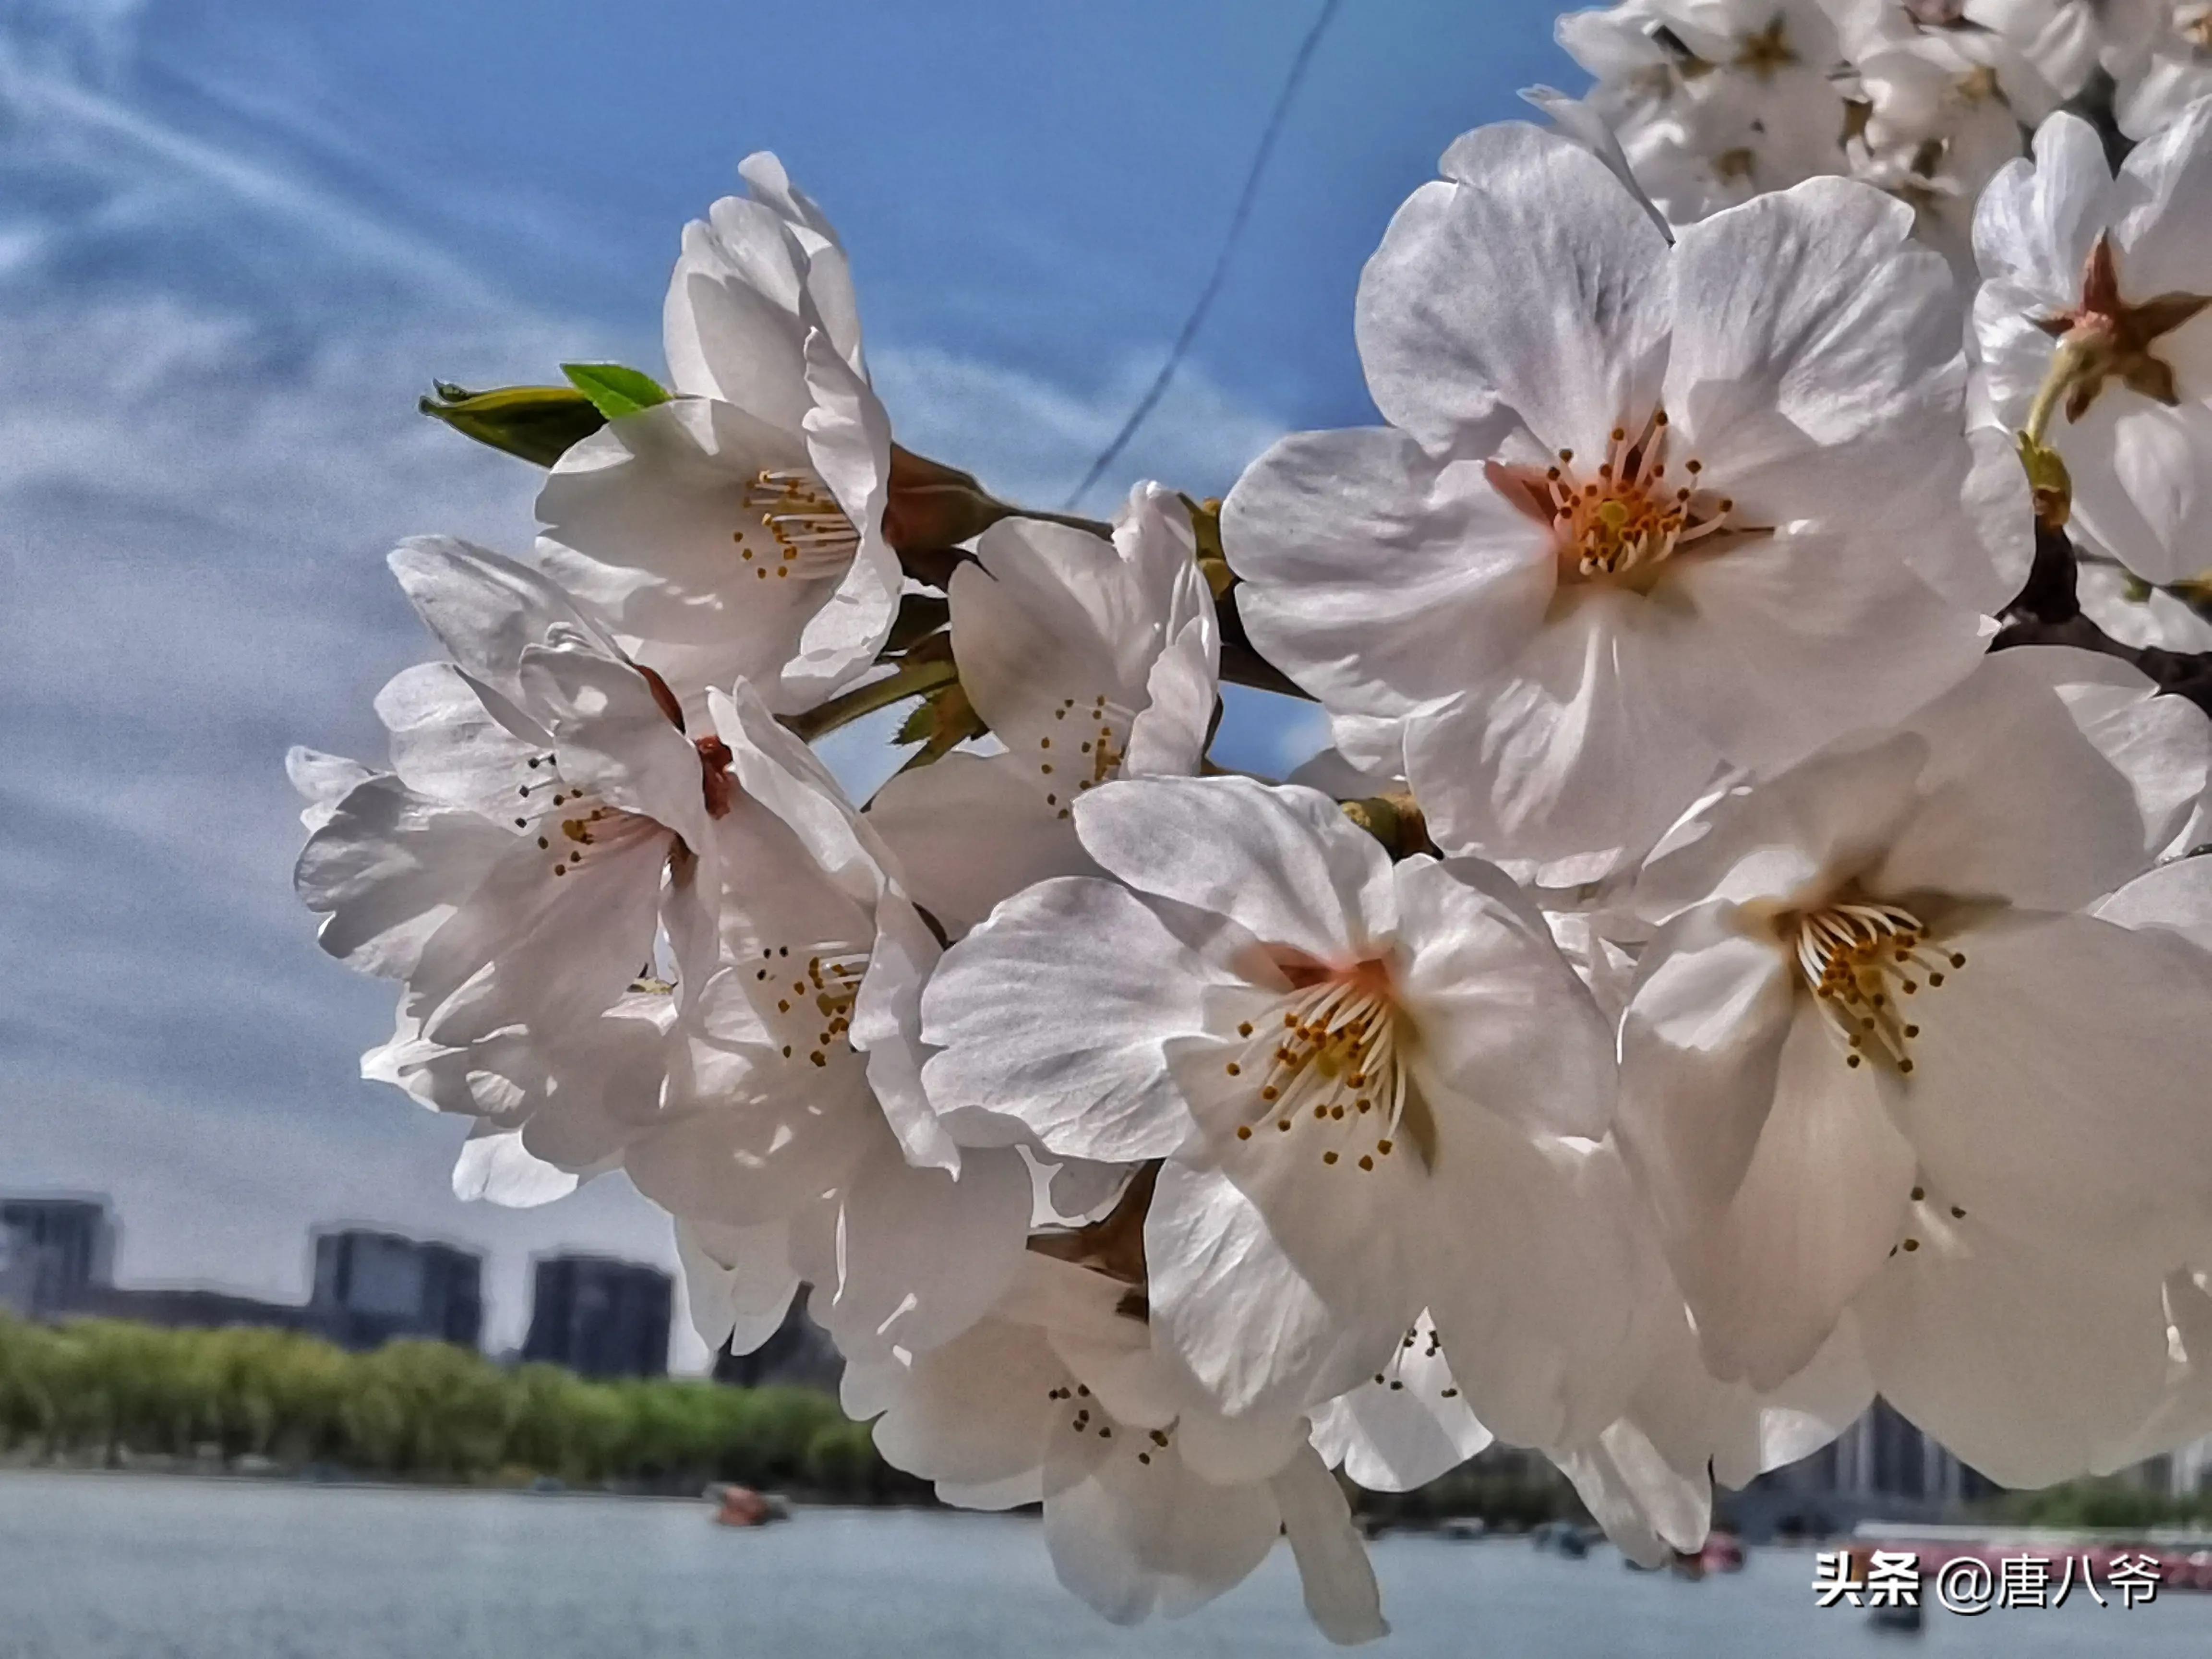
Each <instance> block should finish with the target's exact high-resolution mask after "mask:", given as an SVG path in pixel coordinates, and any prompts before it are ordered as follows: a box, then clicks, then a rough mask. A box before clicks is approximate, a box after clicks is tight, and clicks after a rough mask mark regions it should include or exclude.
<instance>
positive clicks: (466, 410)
mask: <svg viewBox="0 0 2212 1659" xmlns="http://www.w3.org/2000/svg"><path fill="white" fill-rule="evenodd" d="M435 385H436V386H437V396H436V397H435V398H422V399H420V400H419V401H418V402H417V403H416V408H418V409H420V410H422V412H423V413H424V414H425V415H428V416H434V417H435V418H436V419H438V420H441V421H443V422H445V423H446V424H447V426H449V427H451V428H453V430H454V431H456V432H459V433H460V434H461V435H463V436H465V437H470V438H473V439H475V440H476V441H477V442H478V443H480V444H489V445H490V446H491V447H493V448H494V449H499V450H504V451H505V452H506V453H508V454H510V455H516V456H520V458H521V459H524V460H526V461H534V462H536V463H537V464H538V465H539V466H550V465H553V463H554V462H556V461H557V460H559V459H561V457H562V455H563V454H565V453H568V448H569V447H570V446H571V445H573V444H576V443H580V442H581V441H583V440H584V439H586V438H588V437H590V436H591V435H592V434H593V433H594V432H597V431H598V430H599V428H601V427H602V426H604V425H605V424H606V416H604V415H602V414H600V413H599V410H597V409H596V408H594V407H593V406H592V400H591V399H590V398H586V397H585V396H584V395H583V394H582V393H581V392H573V391H571V390H570V389H569V388H568V387H567V386H499V387H496V388H495V389H494V390H492V391H489V392H471V391H470V390H469V389H468V388H467V387H466V386H455V385H453V383H452V382H451V381H448V380H440V381H437V382H435Z"/></svg>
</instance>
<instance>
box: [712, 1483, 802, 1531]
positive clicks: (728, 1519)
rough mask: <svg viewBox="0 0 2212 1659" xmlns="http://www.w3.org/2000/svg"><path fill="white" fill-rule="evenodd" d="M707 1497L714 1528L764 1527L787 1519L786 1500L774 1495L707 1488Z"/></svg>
mask: <svg viewBox="0 0 2212 1659" xmlns="http://www.w3.org/2000/svg"><path fill="white" fill-rule="evenodd" d="M707 1497H708V1498H709V1499H711V1500H713V1501H714V1504H715V1509H714V1524H715V1525H716V1526H718V1527H764V1526H767V1525H768V1524H769V1522H772V1521H788V1520H790V1519H791V1504H790V1502H789V1500H788V1499H787V1498H783V1497H781V1496H780V1495H779V1494H777V1493H775V1492H755V1491H754V1490H753V1489H752V1488H751V1487H750V1486H709V1487H708V1489H707Z"/></svg>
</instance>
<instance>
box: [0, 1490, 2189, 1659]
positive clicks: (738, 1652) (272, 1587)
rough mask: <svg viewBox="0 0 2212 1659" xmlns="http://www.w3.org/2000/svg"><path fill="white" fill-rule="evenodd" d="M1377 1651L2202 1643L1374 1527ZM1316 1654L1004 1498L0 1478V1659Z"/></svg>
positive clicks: (1800, 1570) (1768, 1562)
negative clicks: (1173, 1607)
mask: <svg viewBox="0 0 2212 1659" xmlns="http://www.w3.org/2000/svg"><path fill="white" fill-rule="evenodd" d="M1375 1561H1376V1570H1377V1571H1378V1573H1379V1574H1380V1576H1381V1577H1382V1580H1383V1597H1384V1606H1385V1609H1386V1611H1387V1612H1388V1613H1389V1616H1390V1618H1391V1620H1392V1622H1393V1623H1394V1625H1395V1626H1396V1630H1395V1634H1394V1635H1392V1636H1391V1637H1390V1638H1388V1639H1387V1640H1386V1641H1384V1642H1383V1643H1382V1644H1380V1645H1379V1646H1378V1647H1377V1648H1376V1649H1374V1650H1371V1651H1373V1652H1375V1653H1376V1659H1432V1656H1433V1659H1444V1656H1450V1659H1482V1656H1492V1655H1494V1656H1497V1659H1523V1656H1563V1659H1583V1656H1588V1659H1716V1656H1733V1655H1739V1654H1741V1655H1753V1656H1761V1659H1764V1656H1770V1655H1787V1656H1789V1659H1828V1656H1839V1655H1865V1656H1876V1659H1899V1656H1908V1655H1921V1654H1925V1655H1929V1656H1968V1655H1989V1656H1999V1655H2002V1656H2004V1659H2042V1656H2049V1659H2058V1656H2062V1655H2063V1656H2069V1659H2071V1656H2075V1655H2080V1654H2084V1653H2089V1652H2095V1653H2097V1654H2099V1655H2100V1656H2106V1655H2110V1656H2117V1659H2168V1656H2171V1659H2183V1656H2189V1659H2203V1656H2204V1655H2206V1654H2208V1653H2212V1595H2194V1596H2191V1595H2167V1596H2164V1597H2162V1598H2161V1599H2160V1601H2157V1602H2156V1603H2155V1604H2154V1605H2152V1606H2148V1607H2136V1608H2135V1609H2133V1610H2132V1611H2122V1610H2121V1609H2120V1607H2118V1603H2117V1601H2115V1603H2114V1605H2113V1606H2112V1607H2109V1608H2105V1609H2101V1610H2100V1609H2099V1608H2098V1607H2096V1605H2095V1604H2094V1603H2093V1602H2090V1601H2084V1600H2082V1599H2081V1595H2079V1593H2078V1592H2077V1593H2076V1595H2075V1597H2074V1598H2073V1600H2072V1601H2071V1602H2070V1603H2069V1606H2068V1607H2065V1608H2064V1609H2063V1610H2059V1611H2053V1612H2047V1613H2043V1612H2027V1611H2021V1612H1993V1613H1988V1614H1986V1615H1984V1616H1983V1617H1980V1618H1977V1619H1961V1618H1958V1617H1955V1616H1954V1615H1951V1614H1948V1613H1941V1612H1936V1613H1931V1614H1930V1616H1929V1626H1928V1629H1927V1630H1926V1632H1924V1633H1923V1634H1922V1635H1919V1636H1911V1635H1895V1634H1885V1633H1884V1632H1879V1631H1875V1630H1873V1629H1871V1628H1869V1626H1868V1625H1867V1623H1866V1615H1865V1614H1863V1613H1855V1612H1850V1611H1842V1610H1837V1611H1828V1612H1821V1611H1817V1610H1816V1609H1815V1608H1814V1605H1813V1597H1812V1594H1811V1591H1810V1589H1809V1588H1808V1587H1809V1584H1810V1582H1811V1577H1812V1561H1811V1558H1810V1556H1809V1555H1808V1554H1807V1553H1804V1552H1802V1551H1785V1550H1769V1551H1760V1552H1755V1553H1753V1556H1752V1559H1751V1564H1750V1565H1749V1567H1748V1568H1747V1570H1746V1571H1743V1572H1742V1573H1740V1574H1736V1575H1734V1576H1731V1577H1725V1578H1717V1579H1713V1580H1711V1581H1709V1582H1707V1583H1686V1582H1684V1581H1681V1580H1678V1579H1675V1578H1673V1577H1668V1576H1665V1575H1658V1574H1644V1573H1632V1572H1626V1571H1623V1570H1622V1569H1621V1566H1620V1562H1619V1559H1617V1558H1616V1557H1614V1556H1613V1555H1612V1554H1611V1553H1609V1552H1605V1551H1599V1552H1595V1553H1593V1554H1592V1555H1591V1556H1590V1558H1589V1559H1588V1560H1585V1561H1579V1562H1576V1561H1567V1560H1563V1559H1559V1558H1557V1557H1554V1556H1551V1555H1547V1554H1540V1553H1537V1552H1536V1551H1535V1550H1534V1549H1532V1548H1530V1547H1528V1545H1527V1544H1526V1543H1523V1542H1519V1541H1510V1540H1498V1541H1489V1542H1485V1543H1480V1544H1466V1543H1452V1542H1449V1541H1443V1540H1437V1539H1426V1538H1419V1537H1394V1538H1386V1539H1384V1540H1383V1541H1382V1542H1380V1543H1379V1544H1377V1545H1376V1548H1375ZM1333 1651H1335V1650H1333V1649H1331V1648H1330V1647H1329V1646H1328V1644H1326V1643H1325V1642H1323V1641H1322V1639H1321V1638H1320V1637H1319V1636H1318V1635H1316V1634H1315V1633H1314V1632H1312V1631H1311V1630H1310V1628H1309V1627H1308V1626H1307V1625H1306V1624H1305V1621H1304V1613H1303V1612H1302V1610H1301V1609H1300V1607H1299V1606H1298V1601H1297V1583H1296V1579H1295V1577H1294V1575H1293V1574H1292V1572H1291V1567H1290V1564H1289V1561H1288V1559H1287V1557H1286V1555H1285V1553H1284V1552H1283V1551H1282V1550H1280V1549H1278V1551H1277V1553H1276V1554H1275V1556H1274V1557H1273V1559H1271V1560H1270V1561H1269V1562H1268V1564H1267V1566H1266V1567H1264V1568H1263V1569H1261V1571H1260V1572H1258V1573H1257V1574H1255V1575H1254V1577H1252V1578H1251V1579H1250V1580H1249V1582H1248V1583H1245V1584H1244V1585H1243V1587H1242V1588H1240V1589H1237V1590H1235V1591H1232V1592H1231V1594H1230V1595H1227V1596H1225V1597H1224V1598H1222V1600H1220V1601H1217V1602H1215V1603H1213V1604H1212V1606H1211V1607H1205V1608H1202V1609H1200V1611H1199V1612H1198V1613H1194V1614H1192V1615H1191V1616H1190V1617H1188V1618H1187V1619H1182V1620H1174V1621H1169V1622H1155V1623H1152V1624H1149V1625H1145V1626H1139V1627H1138V1628H1136V1629H1135V1630H1117V1629H1115V1628H1114V1627H1113V1626H1109V1625H1106V1624H1104V1623H1103V1622H1102V1621H1100V1620H1097V1619H1096V1618H1095V1617H1093V1616H1092V1615H1091V1613H1090V1612H1089V1610H1088V1609H1087V1608H1085V1607H1083V1606H1081V1605H1080V1604H1079V1603H1078V1602H1077V1601H1074V1600H1073V1598H1072V1597H1070V1596H1067V1595H1065V1594H1064V1593H1063V1592H1062V1591H1061V1590H1060V1588H1059V1587H1058V1586H1057V1585H1056V1584H1055V1583H1054V1582H1053V1577H1052V1569H1051V1566H1050V1564H1049V1563H1048V1561H1047V1559H1046V1557H1045V1552H1044V1541H1043V1538H1042V1534H1041V1532H1040V1530H1039V1528H1037V1526H1036V1523H1035V1522H1031V1521H1028V1520H1024V1519H1022V1518H1019V1517H1014V1516H964V1515H939V1514H919V1513H917V1514H906V1513H897V1512H885V1511H872V1510H808V1511H802V1512H801V1514H800V1516H799V1518H798V1519H797V1520H796V1521H793V1522H791V1523H789V1524H788V1525H785V1526H779V1527H773V1528H767V1529H765V1530H763V1531H759V1532H732V1531H729V1530H726V1529H725V1528H719V1527H716V1526H714V1525H713V1524H712V1523H711V1522H709V1521H708V1516H707V1512H706V1510H705V1507H704V1506H703V1505H702V1504H672V1503H650V1502H644V1501H641V1500H635V1499H623V1498H585V1497H532V1496H526V1495H520V1494H504V1493H489V1492H485V1493H476V1492H395V1491H390V1490H380V1489H372V1488H365V1487H356V1488H346V1487H312V1486H280V1485H261V1484H252V1483H246V1482H222V1481H197V1480H181V1479H173V1478H172V1479H162V1478H140V1477H132V1476H102V1475H70V1474H26V1473H4V1474H0V1659H693V1656H698V1659H708V1656H711V1659H756V1656H757V1659H847V1656H854V1659H862V1656H866V1659H872V1656H877V1655H887V1656H896V1659H1106V1656H1115V1659H1151V1656H1164V1655H1176V1656H1188V1659H1260V1656H1263V1655H1264V1656H1269V1659H1273V1656H1277V1655H1297V1654H1322V1653H1329V1652H1333Z"/></svg>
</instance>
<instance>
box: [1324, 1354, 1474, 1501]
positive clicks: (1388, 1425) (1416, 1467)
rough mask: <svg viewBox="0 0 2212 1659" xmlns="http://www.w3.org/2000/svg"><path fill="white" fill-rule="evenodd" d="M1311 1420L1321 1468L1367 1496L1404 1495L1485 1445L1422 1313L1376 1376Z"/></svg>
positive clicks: (1456, 1464) (1451, 1467)
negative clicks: (1335, 1471)
mask: <svg viewBox="0 0 2212 1659" xmlns="http://www.w3.org/2000/svg"><path fill="white" fill-rule="evenodd" d="M1378 1375H1379V1376H1381V1377H1382V1379H1383V1380H1382V1381H1380V1382H1377V1381H1376V1380H1375V1378H1373V1377H1370V1378H1369V1379H1368V1380H1366V1381H1365V1382H1364V1383H1361V1384H1360V1385H1359V1386H1358V1388H1356V1389H1352V1391H1351V1392H1350V1393H1348V1394H1341V1395H1338V1396H1337V1397H1336V1398H1335V1399H1334V1400H1332V1401H1329V1402H1328V1404H1327V1405H1326V1406H1324V1407H1322V1408H1321V1409H1320V1410H1319V1411H1317V1412H1316V1413H1314V1420H1313V1443H1314V1447H1315V1449H1316V1450H1317V1451H1319V1452H1320V1454H1321V1455H1322V1458H1323V1460H1324V1461H1326V1462H1329V1463H1332V1464H1334V1463H1341V1464H1342V1465H1343V1466H1344V1472H1345V1474H1346V1475H1348V1476H1350V1477H1351V1478H1352V1480H1354V1481H1355V1482H1357V1483H1358V1485H1360V1486H1364V1487H1366V1488H1367V1489H1368V1490H1369V1491H1370V1492H1411V1491H1412V1490H1413V1488H1414V1487H1416V1486H1425V1485H1426V1484H1427V1483H1428V1482H1430V1481H1431V1480H1435V1479H1436V1478H1437V1476H1438V1475H1440V1474H1448V1473H1449V1471H1451V1470H1453V1469H1455V1468H1458V1467H1459V1466H1460V1465H1461V1464H1462V1463H1464V1462H1467V1460H1468V1458H1470V1457H1472V1456H1474V1455H1475V1454H1476V1453H1477V1452H1479V1451H1480V1450H1481V1449H1483V1448H1484V1447H1485V1446H1487V1445H1488V1444H1490V1443H1491V1433H1490V1431H1489V1430H1488V1429H1487V1428H1485V1427H1484V1426H1483V1425H1482V1424H1481V1422H1480V1420H1478V1419H1476V1417H1475V1414H1474V1411H1473V1409H1472V1408H1471V1407H1469V1406H1468V1403H1467V1398H1466V1396H1465V1395H1462V1393H1461V1392H1460V1389H1459V1385H1458V1384H1457V1383H1455V1381H1454V1380H1453V1378H1452V1374H1451V1368H1450V1366H1449V1364H1446V1363H1445V1360H1444V1358H1443V1347H1442V1345H1441V1340H1440V1339H1439V1338H1438V1337H1437V1329H1436V1326H1435V1324H1434V1323H1433V1322H1431V1320H1430V1318H1429V1316H1427V1315H1426V1314H1424V1315H1422V1316H1421V1317H1420V1318H1419V1319H1417V1320H1415V1321H1414V1322H1413V1328H1411V1329H1410V1330H1408V1331H1407V1333H1406V1334H1405V1335H1404V1336H1403V1337H1402V1338H1401V1339H1400V1340H1399V1344H1398V1349H1397V1352H1395V1354H1393V1355H1392V1356H1391V1358H1390V1361H1389V1364H1387V1365H1386V1366H1385V1367H1384V1368H1383V1370H1382V1371H1381V1372H1380V1373H1378Z"/></svg>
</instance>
